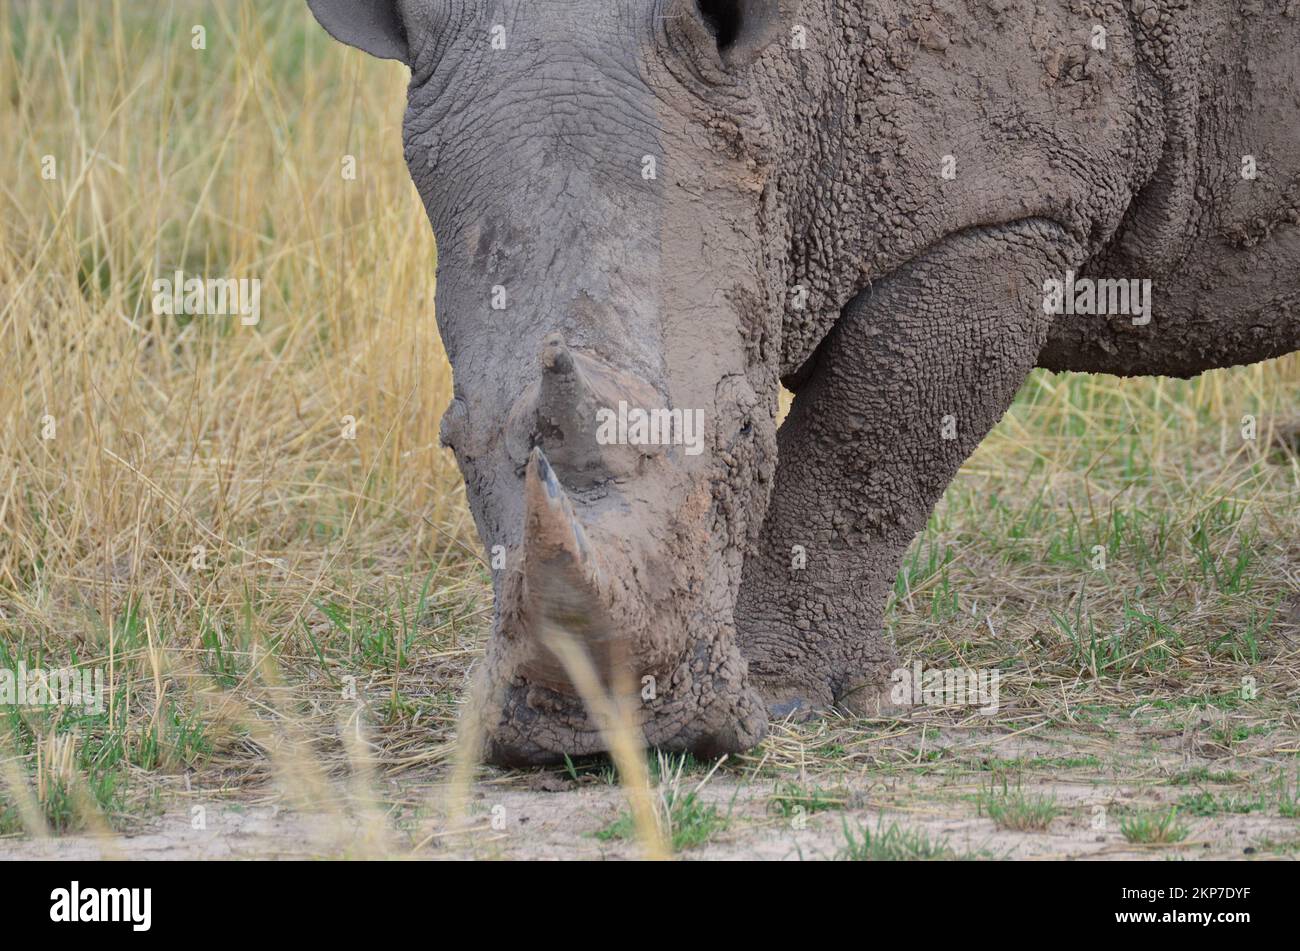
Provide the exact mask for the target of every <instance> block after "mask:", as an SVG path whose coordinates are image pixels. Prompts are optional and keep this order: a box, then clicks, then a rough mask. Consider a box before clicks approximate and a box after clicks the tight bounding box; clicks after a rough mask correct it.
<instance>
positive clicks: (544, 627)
mask: <svg viewBox="0 0 1300 951" xmlns="http://www.w3.org/2000/svg"><path fill="white" fill-rule="evenodd" d="M520 551H521V554H520V561H519V571H518V574H517V576H516V578H515V581H516V588H515V591H514V592H513V596H514V600H515V605H514V607H515V612H514V613H515V614H516V625H512V626H515V627H516V628H517V629H518V630H521V631H526V632H528V636H529V638H530V640H532V641H533V646H534V648H535V649H533V650H531V651H530V654H531V658H532V659H531V661H530V662H529V663H527V665H526V667H527V674H528V677H529V679H530V680H531V681H533V682H534V683H539V684H542V685H545V686H548V687H550V688H552V689H555V690H560V691H565V692H568V691H570V689H571V688H570V685H569V681H568V677H567V676H566V674H565V671H564V669H563V667H562V666H561V665H560V663H559V660H558V659H557V658H556V657H555V656H554V655H553V654H552V653H551V651H550V650H549V648H547V646H546V644H545V640H546V637H547V636H548V635H550V634H553V633H557V632H558V633H562V634H567V635H569V636H571V637H573V638H575V639H576V640H577V641H578V642H579V643H580V644H582V645H583V647H584V648H585V649H586V650H587V651H588V652H589V653H590V654H591V657H592V660H593V662H594V663H595V665H596V668H597V669H598V670H601V671H605V670H608V667H609V663H610V662H611V660H612V657H613V653H612V652H613V650H614V648H615V646H616V644H617V633H618V632H617V630H616V625H615V624H614V623H613V621H612V618H613V617H615V616H616V612H615V610H614V608H615V605H614V601H613V598H614V592H613V590H612V588H611V586H610V584H609V579H608V578H607V576H606V574H605V572H604V570H603V566H602V564H601V559H600V556H599V554H598V553H597V552H596V551H595V550H594V549H593V547H592V545H591V542H590V541H589V539H588V537H587V532H586V529H585V528H584V527H583V525H582V522H581V520H580V519H579V518H578V515H577V513H576V512H575V511H574V507H573V503H572V502H571V501H570V499H569V497H568V495H567V494H566V493H565V491H564V487H563V486H562V485H561V484H560V480H559V479H558V478H556V475H555V470H553V469H552V468H551V465H550V463H549V462H548V461H547V458H546V453H545V452H543V451H542V449H541V448H540V447H535V448H534V449H533V451H532V453H531V454H530V455H529V459H528V467H527V472H526V473H525V475H524V534H523V539H522V543H521V548H520Z"/></svg>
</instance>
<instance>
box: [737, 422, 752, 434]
mask: <svg viewBox="0 0 1300 951" xmlns="http://www.w3.org/2000/svg"><path fill="white" fill-rule="evenodd" d="M753 431H754V424H753V423H752V422H750V421H749V420H748V419H747V420H745V422H744V425H742V426H741V427H740V435H742V436H748V435H749V434H750V433H751V432H753Z"/></svg>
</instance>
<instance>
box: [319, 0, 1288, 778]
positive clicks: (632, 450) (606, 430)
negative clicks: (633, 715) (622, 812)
mask: <svg viewBox="0 0 1300 951" xmlns="http://www.w3.org/2000/svg"><path fill="white" fill-rule="evenodd" d="M308 2H309V5H310V7H311V9H312V11H313V12H314V14H315V16H316V18H317V19H318V20H319V22H320V23H321V25H323V26H324V28H325V29H326V30H327V31H328V32H329V33H330V34H331V35H333V36H334V37H335V38H336V39H338V40H340V41H342V42H344V43H346V44H350V45H352V46H355V47H358V48H360V49H362V50H365V51H367V52H369V53H371V54H373V55H375V56H378V57H382V58H387V59H393V60H398V61H400V62H402V63H404V64H405V65H406V66H407V67H409V69H410V76H411V78H410V86H409V92H408V99H407V108H406V113H405V119H404V127H403V139H404V146H405V157H406V161H407V164H408V167H409V171H410V175H411V177H412V179H413V181H414V183H415V185H416V188H417V190H418V192H419V195H420V197H421V199H422V200H423V203H424V206H425V209H426V211H427V214H428V218H429V220H430V222H431V224H432V227H433V231H434V234H435V236H436V239H437V245H438V276H437V299H436V311H437V313H436V319H437V324H438V327H439V330H440V333H441V336H442V340H443V343H444V345H445V349H446V352H447V355H448V358H449V360H450V363H451V366H452V369H453V375H454V398H453V400H452V401H451V404H450V407H449V408H448V409H447V412H446V415H445V416H444V418H443V423H442V430H441V433H442V440H443V443H444V445H446V446H448V447H450V448H451V450H453V451H454V453H455V456H456V459H457V462H458V464H459V467H460V470H461V472H462V474H463V476H464V479H465V483H466V487H467V493H468V498H469V504H470V507H471V509H472V512H473V516H474V519H475V523H476V527H477V529H478V533H479V535H480V537H481V539H482V542H483V545H484V546H485V552H486V553H488V557H490V559H491V563H492V565H493V567H494V569H495V570H494V573H493V579H494V580H493V585H494V596H495V602H496V607H495V611H494V621H493V629H492V633H491V636H490V641H489V643H488V646H487V649H486V655H485V657H484V659H483V661H482V664H483V668H482V672H483V674H484V677H485V683H487V684H488V685H489V695H490V697H491V703H490V705H489V706H490V710H491V714H490V716H489V719H488V723H487V728H486V740H485V744H484V745H485V750H484V752H485V755H486V756H487V758H488V759H490V760H491V761H493V762H497V763H502V764H544V763H550V762H555V761H557V760H560V759H562V758H563V757H564V756H565V755H570V756H579V755H584V754H592V753H597V752H599V751H601V750H602V749H603V748H604V746H605V742H606V741H605V739H604V734H603V733H602V729H601V726H602V725H601V723H599V722H597V721H596V720H594V719H593V716H592V714H591V713H590V712H589V711H588V709H587V708H586V706H585V705H584V703H583V701H582V698H581V696H580V691H579V690H578V689H577V686H578V685H576V684H575V683H574V679H575V678H574V677H573V676H572V673H573V670H574V668H573V666H572V664H569V665H566V664H565V663H562V662H561V658H560V657H558V656H557V652H556V651H555V649H554V644H555V643H557V642H556V641H555V640H554V639H553V638H552V637H551V636H550V635H548V634H547V632H548V631H554V630H560V631H563V632H565V636H566V637H567V638H569V640H568V641H566V643H577V644H579V645H580V646H581V647H582V649H583V651H584V652H585V655H586V656H587V657H588V658H589V659H590V664H591V667H590V670H592V671H594V672H595V675H596V676H598V677H599V678H602V680H603V682H604V683H606V684H613V683H614V681H615V680H616V679H618V678H623V679H624V680H625V681H626V682H629V683H631V684H632V687H633V689H634V691H636V693H637V696H638V697H639V706H638V708H637V710H638V717H637V725H638V726H639V728H640V729H641V731H642V734H643V736H644V740H645V742H646V743H647V744H650V745H653V746H656V747H659V748H662V749H667V750H679V751H683V750H684V751H692V752H694V753H696V754H699V755H708V756H713V755H719V754H722V753H724V752H730V751H739V750H744V749H747V748H750V747H752V746H754V745H755V744H757V743H758V742H759V741H760V740H761V738H762V737H763V735H764V732H765V730H766V728H767V724H768V722H769V718H771V717H790V716H794V717H800V716H810V715H816V714H818V713H821V712H823V711H825V710H827V709H828V708H831V707H833V706H836V705H838V706H839V707H840V708H841V709H844V710H847V711H849V712H851V713H858V714H870V713H873V712H878V711H881V710H884V709H887V708H888V707H889V704H890V697H889V686H890V681H891V674H892V672H893V671H894V670H895V669H896V668H897V667H898V666H899V662H898V659H897V657H896V654H895V649H894V648H893V647H892V646H891V644H890V643H889V641H888V639H887V637H886V636H885V634H884V633H883V631H882V621H883V611H884V606H885V601H886V596H887V594H888V592H889V590H890V589H891V586H892V585H893V583H894V581H895V577H896V574H897V572H898V570H899V567H900V563H901V559H902V557H903V555H904V553H905V550H906V549H907V547H908V545H909V544H910V543H911V541H912V539H913V538H914V536H915V535H916V533H917V532H918V531H919V530H920V529H922V528H923V527H924V524H925V522H926V519H927V517H928V515H929V513H930V511H931V509H932V507H933V506H934V505H935V503H936V501H937V500H938V499H939V497H940V495H941V494H942V493H943V491H944V489H945V487H946V486H947V485H948V483H949V481H950V480H951V479H952V478H953V477H954V475H955V474H956V472H957V471H958V468H959V467H960V466H961V465H962V463H963V461H964V460H965V459H966V458H967V456H968V455H969V454H970V453H971V452H972V451H973V449H974V448H975V447H976V446H977V445H978V444H979V442H980V441H981V439H982V438H983V437H984V436H985V435H986V434H987V433H988V432H989V430H990V429H991V428H992V427H993V426H994V425H995V424H996V423H997V422H998V420H999V419H1000V418H1001V417H1002V415H1003V414H1004V412H1005V411H1006V410H1007V408H1008V406H1009V405H1010V404H1011V402H1012V399H1013V397H1014V396H1015V394H1016V392H1017V389H1018V388H1019V387H1020V386H1021V384H1022V383H1023V382H1024V380H1025V379H1026V376H1027V375H1028V374H1029V373H1030V371H1031V370H1033V369H1034V368H1035V367H1042V368H1047V369H1049V370H1053V371H1081V372H1090V373H1110V374H1118V375H1121V376H1132V375H1152V374H1163V375H1170V376H1177V377H1188V376H1192V375H1195V374H1198V373H1201V372H1202V371H1205V370H1207V369H1210V368H1213V367H1225V366H1231V365H1237V364H1247V363H1253V362H1258V361H1261V360H1265V359H1268V358H1272V357H1277V356H1280V355H1283V354H1286V353H1289V352H1292V351H1295V350H1297V349H1300V228H1298V227H1297V224H1298V223H1300V10H1298V9H1297V7H1296V5H1295V3H1293V2H1290V0H1258V2H1255V3H1241V2H1236V0H1090V2H1086V3H1080V2H1078V0H802V2H801V3H800V2H798V0H480V2H474V0H308ZM782 384H784V386H785V387H786V388H788V389H789V390H790V391H792V392H793V394H794V399H793V405H792V407H791V409H790V412H789V415H788V417H787V418H786V419H785V421H784V422H783V423H782V424H781V426H780V428H779V432H778V425H777V420H778V415H779V412H778V404H779V394H780V390H781V385H782Z"/></svg>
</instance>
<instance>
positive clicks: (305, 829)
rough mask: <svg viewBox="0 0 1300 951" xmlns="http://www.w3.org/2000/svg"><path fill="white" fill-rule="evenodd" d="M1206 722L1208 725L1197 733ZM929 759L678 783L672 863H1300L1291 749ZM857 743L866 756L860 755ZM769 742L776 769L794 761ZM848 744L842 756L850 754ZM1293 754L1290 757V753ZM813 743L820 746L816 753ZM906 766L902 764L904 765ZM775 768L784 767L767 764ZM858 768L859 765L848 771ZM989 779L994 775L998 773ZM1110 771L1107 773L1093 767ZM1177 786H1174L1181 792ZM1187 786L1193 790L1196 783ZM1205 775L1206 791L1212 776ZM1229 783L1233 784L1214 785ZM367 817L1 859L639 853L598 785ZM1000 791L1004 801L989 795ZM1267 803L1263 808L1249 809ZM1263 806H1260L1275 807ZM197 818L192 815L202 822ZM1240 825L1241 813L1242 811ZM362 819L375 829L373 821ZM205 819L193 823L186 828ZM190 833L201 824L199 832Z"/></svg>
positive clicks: (346, 811)
mask: <svg viewBox="0 0 1300 951" xmlns="http://www.w3.org/2000/svg"><path fill="white" fill-rule="evenodd" d="M1209 725H1210V724H1209V723H1208V721H1207V723H1206V724H1201V725H1200V726H1206V727H1208V726H1209ZM921 732H924V733H925V734H926V744H927V746H928V750H926V749H919V748H918V749H917V750H916V751H909V752H906V755H905V756H904V757H903V759H902V760H901V761H900V762H898V763H896V764H892V765H885V766H883V767H881V766H876V765H871V764H870V762H879V760H878V759H877V760H874V761H869V759H868V754H867V752H866V751H867V750H868V749H869V748H871V747H872V746H874V747H875V748H876V750H877V752H878V751H879V749H880V748H881V746H882V744H887V743H889V742H891V739H890V737H889V734H888V733H886V734H885V735H884V739H883V740H882V739H881V737H880V736H879V735H877V736H875V737H863V736H861V735H860V734H855V733H853V732H851V731H848V730H842V731H840V732H833V731H832V732H830V733H827V732H825V731H823V732H822V733H821V734H820V735H818V736H817V737H816V741H817V742H818V743H822V742H823V741H824V740H825V739H827V737H828V736H829V737H831V738H832V739H834V740H835V742H836V743H837V744H839V748H842V749H844V750H846V756H845V757H844V760H843V761H842V762H841V763H840V764H839V765H838V767H837V768H835V769H828V768H827V767H826V765H825V763H826V761H825V760H824V759H821V760H817V763H818V764H819V768H818V769H817V770H816V771H815V772H805V775H804V776H803V777H802V778H800V777H799V776H798V773H797V771H796V772H794V773H790V772H789V771H788V770H786V769H785V768H784V767H782V768H781V769H779V770H775V771H774V770H772V769H771V760H772V759H773V757H768V758H767V759H766V760H765V759H762V758H759V759H756V760H755V761H752V762H746V763H742V764H732V767H733V768H728V767H727V764H724V768H722V769H720V770H718V771H717V772H715V773H713V775H712V776H707V775H706V772H705V771H703V770H700V771H697V772H690V773H687V774H685V775H683V776H681V777H680V778H679V780H678V784H679V788H680V789H681V790H682V791H684V792H689V791H692V790H695V789H696V787H697V786H698V787H699V801H700V802H701V803H703V804H705V805H706V806H707V805H712V806H714V807H715V808H716V811H717V816H718V817H720V818H719V819H718V820H717V821H716V822H715V823H713V825H714V826H715V828H713V829H712V832H711V835H710V837H709V839H708V841H707V842H706V843H704V844H701V845H698V846H695V847H692V848H688V849H684V850H682V851H681V852H680V853H679V856H680V857H681V858H683V859H688V860H701V859H767V860H817V859H828V858H835V857H838V856H839V855H840V853H841V852H842V849H843V847H844V844H845V830H846V828H847V829H849V830H851V831H853V832H855V833H860V831H861V830H862V829H863V828H864V827H865V828H866V829H868V830H877V829H880V828H884V827H888V826H889V825H891V824H895V825H897V826H898V827H899V828H900V829H905V830H911V831H920V832H922V833H924V836H925V838H926V839H928V840H929V841H931V842H934V843H942V844H944V845H945V846H947V848H948V850H949V851H950V853H951V854H952V855H955V856H957V857H963V858H979V859H1066V858H1071V859H1088V858H1104V859H1135V860H1142V859H1165V858H1169V857H1175V856H1176V857H1178V858H1183V859H1244V860H1253V859H1269V858H1272V859H1277V858H1289V857H1292V856H1294V855H1296V854H1300V852H1298V851H1297V850H1298V849H1300V819H1293V818H1286V817H1284V816H1282V815H1280V814H1279V813H1278V809H1277V806H1276V804H1275V803H1271V800H1269V799H1268V796H1269V795H1271V794H1272V793H1271V788H1272V787H1270V786H1268V785H1267V784H1266V782H1265V775H1273V774H1271V773H1268V774H1266V773H1263V772H1261V773H1259V774H1258V776H1257V778H1256V779H1252V778H1250V777H1249V776H1245V775H1243V773H1244V771H1245V770H1246V769H1249V768H1256V769H1257V768H1258V767H1260V766H1261V765H1262V764H1264V763H1265V762H1266V761H1269V760H1278V761H1285V759H1286V758H1288V756H1291V757H1293V754H1291V749H1292V747H1293V746H1294V744H1293V743H1291V741H1290V740H1285V739H1275V740H1274V741H1273V742H1272V744H1271V746H1269V745H1268V744H1264V745H1259V744H1257V745H1256V746H1254V747H1253V748H1251V749H1241V750H1237V751H1235V752H1233V753H1231V754H1230V755H1227V756H1224V755H1221V753H1220V751H1218V750H1215V749H1213V748H1212V747H1211V746H1210V745H1208V744H1207V743H1206V742H1205V740H1204V737H1202V736H1200V735H1199V734H1200V732H1201V731H1200V729H1199V726H1194V727H1192V728H1190V729H1188V728H1184V730H1183V731H1182V732H1178V731H1173V730H1168V729H1163V728H1161V727H1158V726H1157V727H1154V728H1153V727H1150V726H1146V727H1135V728H1132V729H1130V730H1128V731H1127V732H1122V733H1121V732H1116V731H1114V730H1109V729H1108V730H1106V731H1104V732H1099V733H1097V734H1088V733H1073V734H1067V733H1056V734H1052V735H1048V736H1035V735H1030V734H1031V733H1032V732H1033V731H1023V730H1022V731H1005V730H1001V731H975V730H964V729H961V728H951V729H944V730H938V731H936V730H935V729H933V728H931V729H929V730H923V731H921ZM854 736H858V737H859V740H858V742H860V744H861V745H860V747H854V746H853V743H854V740H853V737H854ZM787 740H788V738H780V739H779V741H778V745H779V746H780V748H779V749H778V753H779V754H782V755H783V754H785V753H787V752H788V750H787V749H785V747H784V744H785V743H786V742H787ZM846 740H848V745H845V741H846ZM1287 744H1290V745H1287ZM823 745H824V744H823ZM913 753H915V756H914V758H913V761H912V762H910V763H909V762H908V761H907V758H906V757H907V756H912V755H913ZM776 758H780V756H778V757H776ZM859 760H860V761H861V762H862V765H859V762H858V761H859ZM1008 763H1013V764H1015V769H1014V783H1015V786H1014V787H1013V788H1018V789H1019V790H1021V791H1022V792H1024V793H1027V794H1031V795H1038V796H1051V797H1054V798H1055V801H1056V804H1057V805H1058V807H1059V809H1060V812H1059V814H1058V815H1057V816H1056V817H1055V818H1053V819H1052V820H1051V822H1050V824H1049V825H1048V827H1047V828H1046V829H1045V830H1043V831H1036V832H1019V831H1010V830H1007V829H1004V828H999V827H998V826H997V825H996V824H995V823H994V822H993V821H992V820H991V819H990V818H988V817H987V816H986V815H984V814H983V813H984V809H983V807H982V804H981V802H980V797H981V792H982V791H987V790H989V789H990V788H995V787H996V781H995V780H994V779H993V777H995V776H998V777H1001V776H1006V775H1008V773H1007V771H1006V769H1005V764H1008ZM990 764H1003V765H1002V766H996V765H994V766H991V765H990ZM1103 764H1104V765H1103ZM1180 777H1182V778H1181V779H1180ZM1186 777H1196V778H1194V779H1192V780H1189V779H1187V778H1186ZM1206 777H1208V778H1206ZM1224 778H1230V781H1229V782H1227V783H1224V782H1217V781H1216V779H1224ZM792 781H794V782H797V783H798V784H800V786H801V788H804V789H809V788H814V787H815V788H817V789H819V790H822V791H823V792H824V793H825V795H826V796H827V797H828V798H830V799H833V800H834V801H835V804H834V805H833V806H832V807H830V808H827V809H826V810H825V811H814V812H812V813H811V814H807V813H804V814H800V813H799V812H798V811H796V812H795V813H794V814H793V815H791V814H789V813H787V814H785V815H782V814H780V811H779V810H778V809H777V808H776V805H777V804H776V803H775V802H774V791H776V790H778V789H788V788H789V785H788V784H789V783H790V782H792ZM383 782H384V785H385V790H384V792H383V794H382V795H380V796H379V797H378V799H379V800H380V801H379V802H378V803H370V804H369V811H367V808H365V807H364V806H365V804H359V803H358V802H357V801H356V800H355V799H352V798H350V794H349V792H348V788H349V787H348V786H347V784H346V783H340V785H339V788H338V794H339V798H338V800H337V801H336V802H335V803H331V804H330V806H329V808H327V809H309V808H294V807H291V806H287V805H285V802H286V801H287V800H286V799H285V798H284V797H282V796H280V795H279V794H278V793H277V792H276V791H275V790H274V789H272V788H267V789H265V790H262V791H261V795H260V796H258V797H256V798H248V797H247V794H245V797H244V799H243V800H242V801H234V802H232V801H229V800H226V799H223V798H220V797H209V796H208V795H207V794H206V793H205V792H204V791H203V790H202V789H201V788H200V787H198V786H197V785H196V786H195V788H194V789H193V790H192V791H191V792H189V793H187V794H182V795H178V796H176V797H174V799H175V801H172V802H169V803H167V804H166V805H165V806H164V808H163V810H162V811H161V813H160V814H159V815H157V816H156V817H154V818H152V819H148V820H144V821H142V822H140V823H139V824H138V828H135V829H133V830H132V831H130V832H127V833H124V834H120V835H114V836H85V835H78V836H69V837H64V838H60V839H46V840H26V839H20V838H17V837H9V838H5V839H0V859H3V860H10V859H45V858H62V859H96V858H127V859H149V860H157V859H197V858H202V859H255V858H271V859H273V858H336V857H345V858H346V857H370V856H380V855H383V856H392V857H412V858H428V859H441V858H478V859H489V860H491V859H607V858H635V857H637V856H638V855H639V854H640V852H639V846H638V844H637V843H636V842H635V841H629V840H623V839H618V838H609V837H608V835H606V836H605V837H604V838H602V837H600V836H598V833H600V832H601V830H606V829H608V828H609V827H610V825H611V824H612V823H615V822H616V821H617V820H618V819H619V817H620V816H621V815H623V814H624V813H625V810H626V802H625V800H624V798H623V796H622V793H621V791H620V789H619V788H618V787H617V786H614V785H611V784H610V782H609V777H608V775H607V774H601V773H599V772H595V771H593V772H591V773H585V774H581V775H580V776H579V779H578V780H577V781H574V780H573V779H572V778H571V777H569V776H566V775H565V774H563V773H554V772H551V773H545V772H527V773H525V772H515V773H490V774H489V775H487V776H486V777H485V779H484V780H483V781H482V782H480V783H478V784H477V785H476V787H475V789H474V792H473V798H472V805H471V807H470V818H469V821H468V823H467V829H466V831H464V832H461V833H456V834H449V833H448V832H447V831H446V825H445V823H444V822H442V821H441V818H440V817H441V815H442V803H443V801H444V800H443V798H442V793H443V790H444V788H445V787H443V786H442V785H440V783H439V782H438V781H437V777H436V776H429V777H423V778H422V777H419V776H411V775H409V774H408V775H405V776H401V777H397V778H392V779H387V780H384V781H383ZM998 788H1000V787H998ZM1194 796H1200V797H1206V796H1210V797H1215V798H1217V800H1218V801H1219V802H1221V803H1237V804H1238V805H1237V806H1227V807H1225V808H1224V809H1223V811H1221V812H1220V814H1213V815H1197V814H1195V813H1196V810H1189V809H1188V807H1187V799H1188V797H1194ZM1180 800H1181V804H1180V805H1179V810H1180V811H1179V817H1178V821H1179V823H1180V824H1181V825H1182V826H1184V827H1185V828H1186V837H1185V838H1184V839H1183V840H1182V841H1180V842H1178V843H1176V844H1165V845H1159V844H1153V845H1144V844H1134V843H1131V842H1129V841H1127V840H1126V837H1125V835H1124V833H1123V831H1122V828H1121V826H1122V824H1123V822H1124V821H1125V819H1126V817H1131V816H1133V815H1135V814H1139V813H1141V814H1153V813H1155V814H1159V813H1160V812H1161V811H1164V812H1167V811H1168V810H1169V808H1170V807H1171V806H1173V805H1175V804H1179V803H1180ZM1255 801H1260V802H1263V803H1265V804H1263V805H1259V806H1252V805H1250V803H1252V802H1255ZM1270 803H1271V804H1270ZM196 807H197V808H199V809H201V810H202V811H201V812H195V811H194V810H195V809H196ZM1238 808H1239V809H1242V810H1244V811H1242V812H1241V813H1240V814H1236V812H1235V810H1236V809H1238ZM367 816H368V817H370V819H369V821H367ZM197 819H201V821H197ZM196 825H200V826H202V827H201V828H195V826H196Z"/></svg>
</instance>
